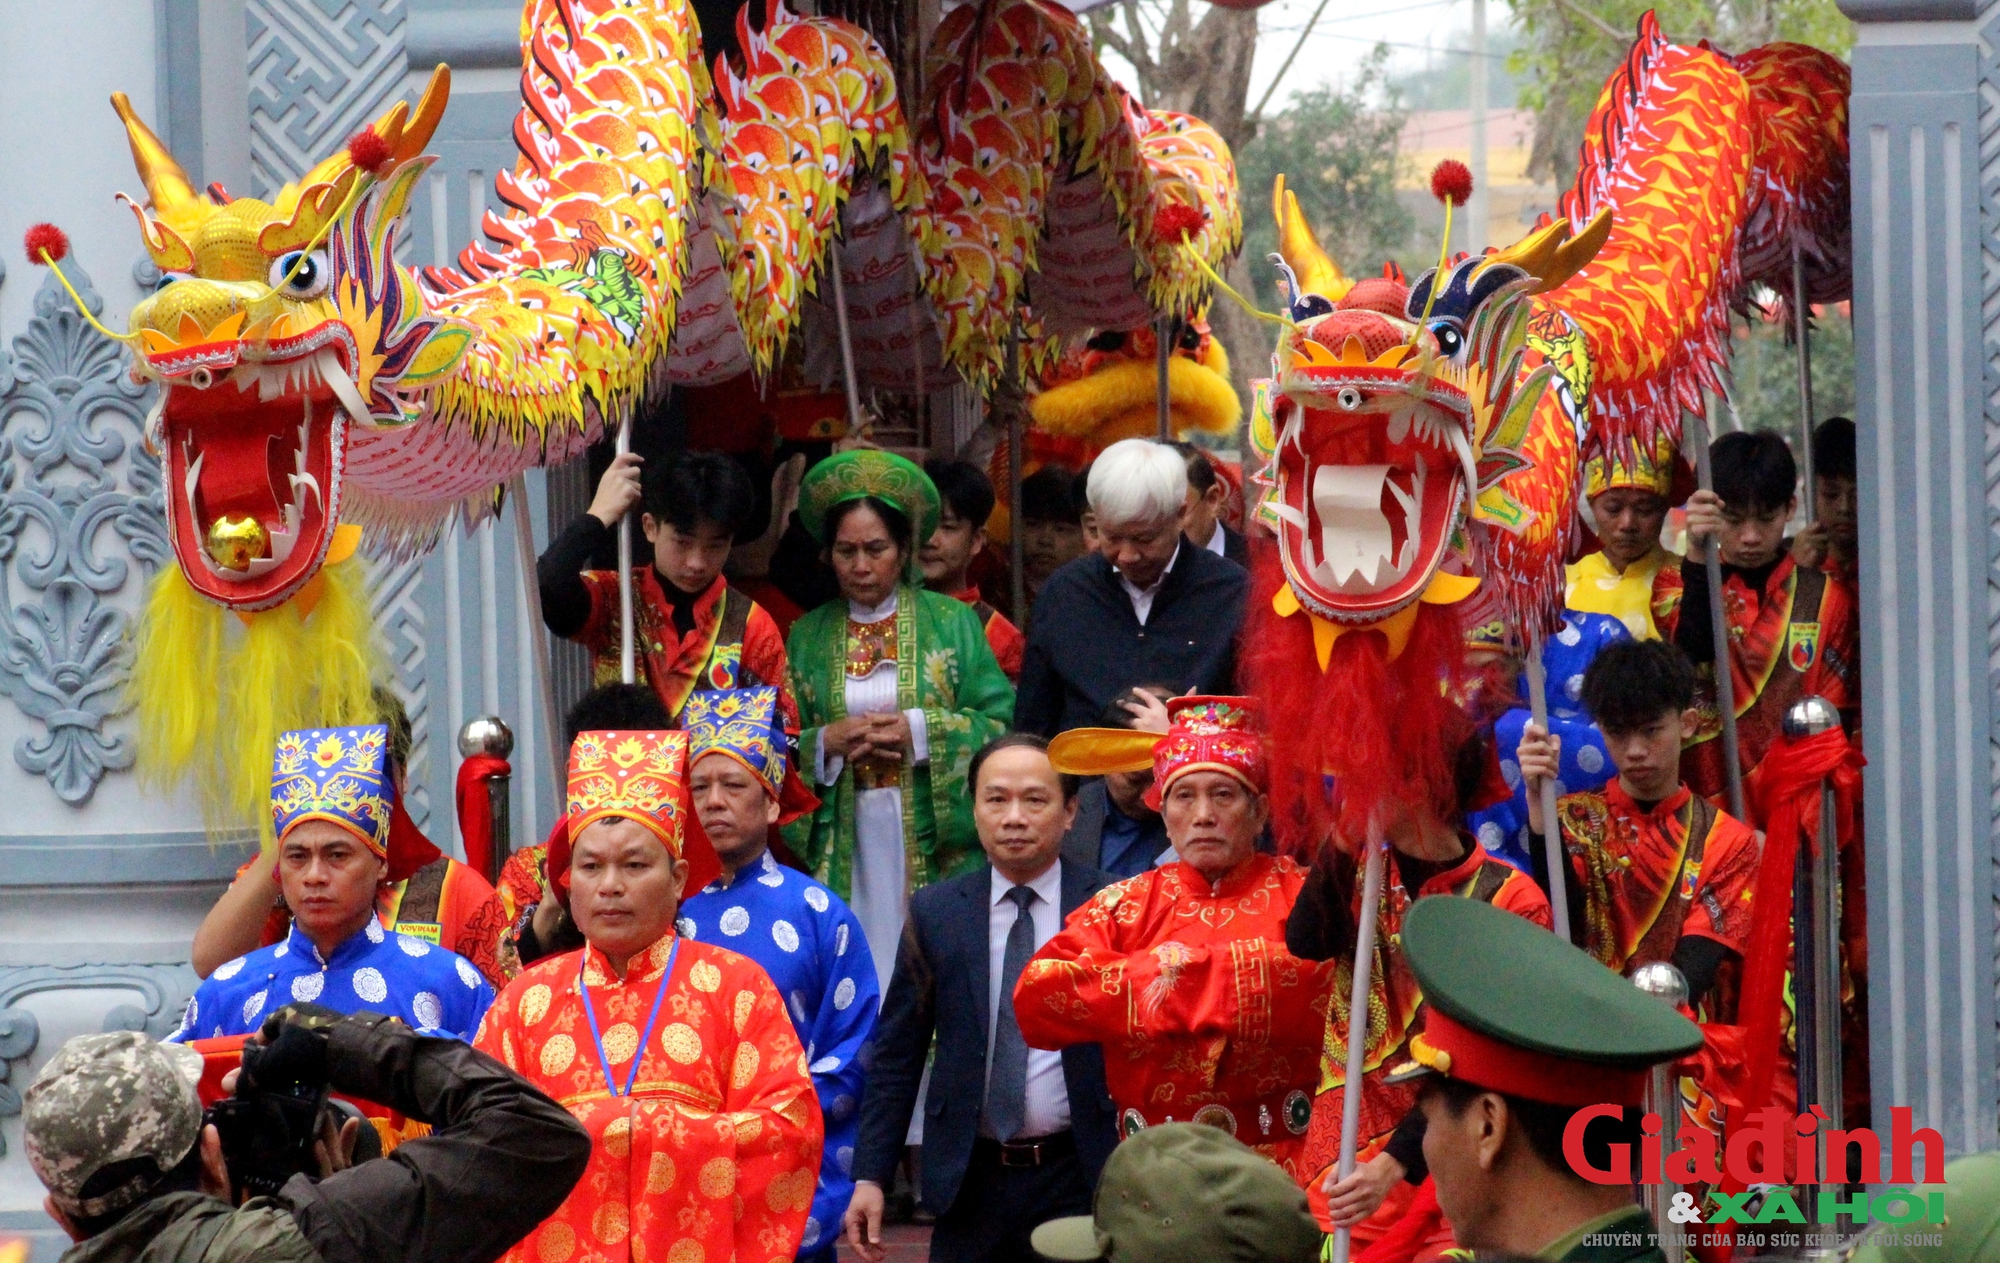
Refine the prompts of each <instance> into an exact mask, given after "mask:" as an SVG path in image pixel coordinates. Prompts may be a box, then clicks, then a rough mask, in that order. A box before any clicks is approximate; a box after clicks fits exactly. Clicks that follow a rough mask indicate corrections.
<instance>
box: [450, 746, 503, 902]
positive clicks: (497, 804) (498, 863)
mask: <svg viewBox="0 0 2000 1263" xmlns="http://www.w3.org/2000/svg"><path fill="white" fill-rule="evenodd" d="M458 752H459V754H461V755H463V756H464V757H466V758H468V759H470V758H474V757H476V756H478V755H482V754H483V755H486V756H487V757H489V758H495V759H504V758H506V757H507V756H508V755H510V754H512V753H514V730H513V729H511V728H509V727H508V726H507V725H506V723H504V722H503V721H502V720H501V718H500V717H499V716H498V715H480V716H478V717H476V718H474V719H470V720H467V721H466V724H465V727H464V728H461V729H460V730H459V733H458ZM513 780H514V778H513V777H512V776H489V777H487V778H486V806H487V809H488V811H489V812H490V813H491V814H492V817H493V845H492V847H491V849H490V850H489V852H488V856H487V867H488V868H489V869H490V870H491V871H490V872H488V873H487V874H486V880H488V881H490V882H493V883H496V884H497V883H498V882H499V880H500V870H501V869H503V868H505V867H506V866H507V857H508V856H509V855H510V854H512V853H513V849H514V848H513V846H512V844H511V838H510V834H511V832H512V827H511V826H512V821H511V818H510V815H509V806H510V803H511V798H510V796H509V793H508V790H509V787H510V786H511V785H512V784H513Z"/></svg>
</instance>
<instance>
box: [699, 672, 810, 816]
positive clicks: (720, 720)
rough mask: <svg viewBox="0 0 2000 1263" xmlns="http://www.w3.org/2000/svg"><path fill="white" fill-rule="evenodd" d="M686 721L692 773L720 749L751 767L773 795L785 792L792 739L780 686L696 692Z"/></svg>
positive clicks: (751, 771)
mask: <svg viewBox="0 0 2000 1263" xmlns="http://www.w3.org/2000/svg"><path fill="white" fill-rule="evenodd" d="M683 722H684V724H685V726H686V728H687V735H688V771H689V773H690V774H692V773H693V771H694V765H695V762H696V760H698V759H700V758H701V756H702V755H704V754H710V753H717V752H719V753H722V754H726V755H728V756H729V757H730V758H732V759H735V760H736V761H737V762H738V763H741V764H742V765H743V766H744V767H746V768H748V769H749V770H750V774H751V775H752V776H755V777H756V778H757V780H758V781H759V782H760V783H762V784H763V786H764V788H765V790H766V791H768V792H769V793H770V795H771V797H773V798H778V797H780V796H781V795H782V793H783V791H784V786H785V756H786V755H787V754H788V753H789V751H790V748H791V743H790V741H789V740H788V739H787V737H786V735H785V721H784V715H783V714H782V713H781V712H780V711H779V710H778V690H777V689H776V688H775V687H774V686H772V685H768V684H766V685H763V686H761V687H758V688H753V689H717V690H712V691H709V692H700V693H694V694H691V695H689V697H688V703H687V712H686V715H685V717H684V720H683Z"/></svg>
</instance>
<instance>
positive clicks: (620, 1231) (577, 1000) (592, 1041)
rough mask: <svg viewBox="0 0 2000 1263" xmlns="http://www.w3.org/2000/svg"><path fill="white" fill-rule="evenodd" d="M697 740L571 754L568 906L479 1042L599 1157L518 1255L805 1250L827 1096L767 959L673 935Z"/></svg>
mask: <svg viewBox="0 0 2000 1263" xmlns="http://www.w3.org/2000/svg"><path fill="white" fill-rule="evenodd" d="M686 775H687V736H686V734H685V733H680V732H587V733H584V734H582V735H581V736H579V737H578V738H577V740H576V743H575V745H574V746H573V747H571V751H570V769H569V825H570V837H571V838H572V839H573V840H574V848H573V850H572V854H571V859H570V868H569V879H570V912H571V914H572V915H573V916H574V917H575V919H576V923H577V926H578V928H579V929H581V930H582V932H583V936H584V939H585V942H586V946H585V947H584V948H583V949H582V950H581V951H575V952H565V953H563V954H561V955H558V956H552V957H548V958H546V959H543V960H541V961H539V962H537V963H536V964H535V965H533V966H531V967H529V968H528V969H526V970H524V971H523V972H522V973H521V976H520V977H518V978H516V979H515V980H514V981H513V983H512V984H511V985H510V986H509V987H508V988H507V990H506V991H505V992H504V993H502V995H501V997H500V999H498V1000H497V1001H495V1002H494V1005H493V1007H492V1008H491V1009H490V1010H488V1012H487V1015H486V1022H485V1024H484V1025H483V1026H482V1027H481V1029H480V1032H479V1036H478V1039H477V1040H476V1041H475V1042H476V1044H477V1046H478V1047H479V1048H480V1050H481V1051H483V1052H486V1053H489V1054H491V1055H492V1056H495V1057H498V1058H499V1059H500V1060H501V1061H502V1062H504V1063H505V1064H506V1065H507V1066H508V1068H509V1069H512V1070H513V1071H514V1072H515V1073H517V1074H519V1075H521V1076H522V1077H524V1078H526V1079H527V1080H528V1081H529V1082H530V1083H533V1084H534V1085H535V1086H536V1087H538V1088H540V1089H542V1090H543V1091H544V1092H547V1093H548V1094H549V1095H550V1096H552V1097H554V1098H555V1099H556V1100H557V1101H559V1102H560V1103H561V1104H562V1105H563V1106H564V1108H566V1109H568V1110H569V1111H570V1113H572V1114H574V1115H576V1117H577V1120H578V1121H579V1122H581V1123H582V1124H583V1125H584V1127H585V1129H586V1130H588V1131H589V1132H590V1137H591V1155H590V1166H589V1168H588V1169H587V1170H586V1171H585V1172H584V1177H583V1179H582V1181H581V1182H579V1183H578V1184H577V1186H576V1191H575V1192H573V1193H571V1194H570V1197H569V1200H567V1201H565V1202H564V1203H563V1205H562V1207H561V1209H559V1210H558V1211H556V1213H555V1214H554V1215H552V1216H550V1217H549V1218H548V1220H546V1221H545V1222H544V1223H543V1224H542V1225H541V1226H540V1227H539V1228H537V1229H535V1231H534V1232H532V1233H530V1234H529V1235H528V1236H527V1237H526V1238H524V1239H523V1240H522V1241H521V1242H520V1243H519V1244H517V1245H516V1246H515V1247H514V1248H513V1249H512V1250H510V1251H509V1252H508V1253H507V1255H506V1256H505V1257H506V1259H507V1260H508V1263H729V1261H731V1260H742V1261H755V1263H764V1261H765V1260H772V1259H789V1258H791V1257H792V1256H793V1255H794V1254H795V1253H797V1251H798V1248H799V1241H800V1237H801V1235H802V1232H803V1229H804V1227H805V1220H806V1214H807V1211H808V1209H809V1208H810V1206H811V1205H812V1196H813V1185H814V1183H815V1180H816V1179H817V1176H818V1171H819V1162H820V1144H821V1139H822V1136H821V1122H820V1113H819V1102H818V1099H817V1098H816V1097H815V1096H814V1093H813V1085H812V1080H811V1078H810V1077H808V1075H807V1072H806V1060H805V1052H804V1050H803V1049H802V1048H801V1047H800V1046H799V1041H798V1036H797V1035H796V1034H794V1033H793V1030H792V1023H791V1019H790V1018H789V1017H787V1016H786V1014H785V1008H784V1003H783V1001H782V1000H781V999H780V998H779V996H778V992H777V989H776V988H775V987H773V986H772V985H771V980H770V978H769V976H768V975H766V974H765V972H764V971H763V969H762V968H760V967H759V966H758V965H756V964H755V963H754V962H752V961H750V960H748V959H746V958H745V957H742V956H738V955H736V954H735V953H734V952H728V951H724V950H723V949H721V948H719V947H713V946H710V945H708V944H705V943H698V942H695V941H693V940H689V939H683V938H681V937H680V936H679V935H678V934H677V933H676V932H675V930H674V915H675V913H676V912H677V911H678V909H679V907H680V895H681V889H682V886H683V885H684V884H685V883H686V880H687V863H686V862H685V861H684V860H683V859H682V858H681V840H682V832H683V830H684V828H685V826H686V807H685V806H684V805H683V804H684V801H685V799H686V787H685V779H686Z"/></svg>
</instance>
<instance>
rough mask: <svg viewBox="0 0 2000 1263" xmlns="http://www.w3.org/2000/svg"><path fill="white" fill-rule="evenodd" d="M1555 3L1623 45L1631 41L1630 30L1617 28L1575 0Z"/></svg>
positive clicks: (1563, 0) (1561, 0)
mask: <svg viewBox="0 0 2000 1263" xmlns="http://www.w3.org/2000/svg"><path fill="white" fill-rule="evenodd" d="M1556 3H1558V4H1560V5H1561V6H1562V7H1563V8H1565V9H1567V10H1569V12H1570V13H1572V14H1574V15H1575V16H1577V17H1579V18H1581V19H1583V20H1584V21H1586V22H1588V23H1590V24H1591V25H1592V26H1594V27H1596V28H1597V29H1598V30H1600V31H1602V32H1604V34H1605V35H1607V36H1609V37H1610V38H1611V39H1613V40H1615V41H1616V42H1617V43H1619V44H1621V45H1624V44H1629V43H1631V42H1632V35H1631V32H1629V31H1621V30H1619V29H1618V28H1617V27H1615V26H1613V25H1611V23H1609V22H1606V21H1605V20H1604V19H1603V18H1601V17H1598V16H1597V15H1596V14H1595V13H1592V12H1591V11H1590V10H1589V9H1586V8H1584V7H1583V6H1582V5H1580V4H1578V3H1576V0H1556Z"/></svg>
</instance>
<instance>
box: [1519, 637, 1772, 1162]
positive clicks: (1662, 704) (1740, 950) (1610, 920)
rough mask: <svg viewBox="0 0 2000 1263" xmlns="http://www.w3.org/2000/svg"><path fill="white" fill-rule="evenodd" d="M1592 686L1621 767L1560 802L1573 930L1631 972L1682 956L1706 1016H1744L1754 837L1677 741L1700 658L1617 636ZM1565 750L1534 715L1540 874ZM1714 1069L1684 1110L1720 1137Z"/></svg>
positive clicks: (1689, 719)
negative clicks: (1690, 774) (1716, 801)
mask: <svg viewBox="0 0 2000 1263" xmlns="http://www.w3.org/2000/svg"><path fill="white" fill-rule="evenodd" d="M1583 696H1584V701H1585V704H1586V705H1588V706H1589V708H1590V713H1591V714H1592V715H1595V716H1596V717H1597V722H1598V724H1599V726H1600V727H1601V728H1602V729H1603V732H1604V743H1605V745H1606V747H1607V748H1608V749H1609V750H1610V752H1611V758H1612V762H1613V763H1614V764H1616V766H1617V769H1618V775H1617V776H1616V777H1615V778H1613V779H1612V780H1611V782H1610V783H1608V784H1607V785H1605V787H1604V788H1603V789H1602V790H1600V791H1597V792H1594V793H1586V794H1569V795H1566V796H1565V797H1563V798H1562V799H1561V800H1560V801H1558V802H1557V804H1556V816H1557V819H1558V820H1559V822H1560V824H1561V828H1562V840H1563V850H1564V854H1565V856H1566V857H1567V860H1568V862H1567V864H1565V865H1564V873H1563V887H1564V893H1565V896H1566V898H1567V902H1568V905H1569V925H1570V939H1571V941H1573V942H1574V943H1575V944H1576V945H1577V946H1578V947H1581V948H1583V949H1584V950H1585V951H1587V952H1589V953H1590V954H1591V955H1592V956H1594V957H1595V958H1597V959H1598V960H1600V961H1602V962H1604V964H1605V965H1607V966H1609V967H1610V968H1611V969H1613V970H1616V971H1617V972H1619V973H1621V974H1623V973H1630V972H1631V971H1632V970H1633V969H1635V968H1637V967H1638V966H1640V965H1645V964H1651V963H1653V962H1655V961H1668V962H1670V963H1672V964H1673V966H1674V967H1675V968H1677V969H1679V970H1680V971H1681V976H1682V977H1684V978H1686V979H1687V983H1688V1000H1689V1004H1690V1005H1691V1007H1692V1008H1693V1010H1694V1012H1695V1013H1696V1015H1697V1017H1698V1018H1699V1019H1700V1020H1702V1021H1705V1022H1715V1023H1721V1024H1724V1025H1734V1024H1736V1023H1737V1021H1738V1015H1737V1011H1736V1010H1737V999H1738V986H1737V984H1738V982H1739V980H1740V973H1739V971H1740V969H1741V966H1742V962H1743V957H1744V953H1745V950H1746V949H1747V947H1748V946H1749V942H1750V923H1751V910H1752V904H1751V896H1752V893H1753V890H1754V887H1755V885H1756V880H1757V861H1758V845H1757V838H1756V835H1755V834H1753V833H1751V831H1750V827H1749V826H1748V825H1746V824H1744V823H1743V822H1742V821H1740V820H1737V819H1735V818H1734V817H1732V816H1730V815H1729V814H1728V813H1726V812H1723V811H1720V810H1718V809H1717V808H1716V807H1714V806H1713V805H1712V804H1711V803H1709V801H1708V800H1707V799H1705V798H1701V797H1699V796H1697V795H1696V794H1694V793H1693V792H1692V791H1691V790H1689V788H1688V787H1687V784H1686V783H1685V782H1684V781H1682V780H1681V742H1682V740H1683V739H1684V738H1685V736H1686V734H1687V733H1688V732H1690V731H1692V729H1693V727H1694V723H1695V720H1696V714H1695V710H1694V698H1695V676H1694V667H1693V665H1692V664H1691V663H1689V662H1688V660H1687V655H1685V654H1683V653H1682V652H1681V651H1680V650H1679V649H1676V648H1675V647H1674V646H1673V645H1671V644H1667V643H1665V642H1663V641H1658V640H1644V641H1628V642H1626V643H1624V644H1618V645H1612V646H1611V647H1609V648H1607V649H1606V650H1605V651H1604V652H1603V653H1601V654H1599V655H1598V657H1597V659H1596V660H1595V661H1593V662H1592V663H1591V664H1590V669H1589V670H1588V671H1586V672H1585V673H1584V677H1583ZM1559 749H1560V746H1559V739H1557V738H1552V737H1550V736H1549V735H1548V734H1547V733H1545V732H1543V731H1542V730H1541V729H1539V728H1537V727H1536V726H1535V725H1533V724H1529V725H1528V728H1527V732H1526V735H1525V736H1524V737H1523V739H1522V741H1521V752H1520V756H1519V757H1520V762H1521V775H1522V776H1523V777H1524V778H1525V779H1526V780H1527V782H1528V817H1529V827H1530V830H1531V832H1532V833H1533V834H1534V838H1535V840H1534V843H1533V845H1532V848H1531V849H1532V852H1533V855H1534V860H1535V872H1536V877H1537V879H1538V880H1540V881H1541V882H1542V883H1543V884H1544V885H1546V884H1547V883H1548V880H1549V877H1548V867H1547V861H1546V856H1547V851H1546V850H1545V849H1544V847H1543V844H1542V841H1541V838H1542V837H1543V836H1544V835H1545V833H1546V825H1545V822H1544V821H1543V819H1542V799H1541V794H1540V793H1539V787H1540V785H1541V783H1542V782H1543V781H1544V780H1547V779H1549V778H1551V777H1554V776H1555V775H1556V774H1557V766H1558V763H1557V756H1558V753H1559ZM1708 1078H1709V1076H1707V1075H1706V1074H1704V1075H1701V1076H1698V1077H1696V1078H1691V1079H1687V1080H1684V1081H1683V1083H1682V1100H1683V1102H1684V1108H1685V1112H1686V1116H1687V1121H1688V1122H1691V1123H1693V1124H1694V1125H1696V1126H1698V1127H1702V1128H1705V1129H1706V1130H1708V1131H1709V1132H1711V1133H1712V1134H1714V1135H1715V1136H1716V1139H1717V1140H1718V1141H1720V1140H1721V1138H1722V1121H1723V1120H1722V1112H1721V1107H1720V1105H1719V1104H1718V1102H1717V1099H1716V1096H1715V1092H1714V1089H1715V1087H1716V1084H1715V1083H1713V1082H1707V1081H1706V1080H1707V1079H1708Z"/></svg>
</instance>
